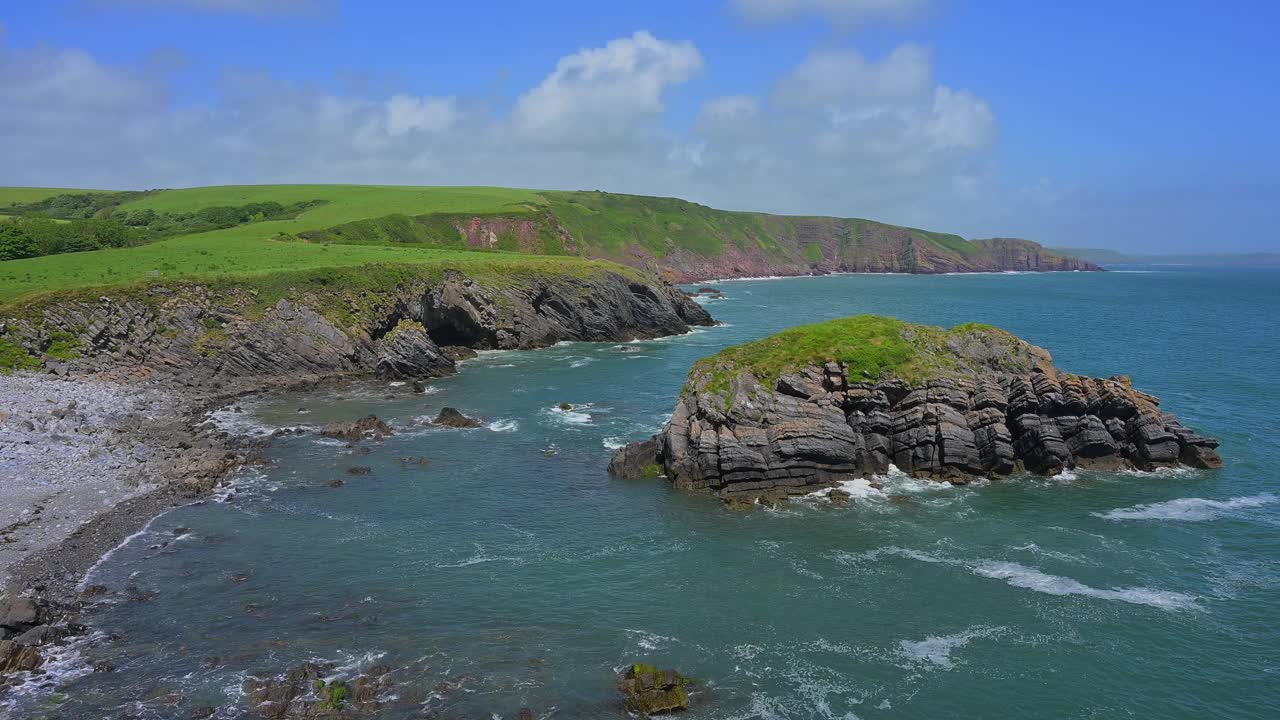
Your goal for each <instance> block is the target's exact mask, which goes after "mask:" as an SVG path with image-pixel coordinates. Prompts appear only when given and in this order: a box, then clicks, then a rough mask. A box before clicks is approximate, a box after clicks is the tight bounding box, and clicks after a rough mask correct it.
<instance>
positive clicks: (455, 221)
mask: <svg viewBox="0 0 1280 720" xmlns="http://www.w3.org/2000/svg"><path fill="white" fill-rule="evenodd" d="M541 200H542V202H541V204H539V205H529V206H527V207H523V208H522V209H521V210H519V211H518V212H511V211H508V212H501V213H493V214H479V215H476V214H460V213H432V214H426V215H416V216H409V215H404V214H396V215H388V216H383V217H377V218H367V219H361V220H357V221H354V222H350V223H344V224H342V225H337V226H334V227H330V228H324V229H317V230H308V231H305V232H302V233H299V237H300V238H301V239H302V240H305V241H307V242H310V243H332V244H357V245H394V246H427V247H439V248H450V249H469V250H505V251H509V252H518V253H524V254H533V255H576V256H581V257H592V258H601V259H606V260H611V261H613V262H617V263H621V264H624V265H629V266H631V267H635V268H639V269H642V270H647V271H650V272H653V273H656V274H660V275H662V276H664V277H667V278H669V279H671V280H673V281H675V282H697V281H702V280H709V279H715V278H737V277H761V276H783V275H812V274H819V275H821V274H829V273H840V272H856V273H916V274H941V273H970V272H1062V271H1096V270H1101V268H1100V267H1098V266H1097V265H1094V264H1093V263H1090V262H1087V261H1084V260H1080V259H1078V258H1075V257H1071V256H1070V255H1066V254H1064V253H1059V252H1054V251H1052V250H1049V249H1048V248H1045V247H1042V246H1041V245H1039V244H1038V243H1034V242H1031V241H1030V240H1021V239H1014V238H994V239H989V240H966V239H964V238H962V237H960V236H959V235H954V234H950V233H941V232H933V231H928V230H920V229H917V228H909V227H903V226H898V225H891V224H888V223H882V222H876V221H874V220H865V219H861V218H836V217H812V216H788V215H773V214H768V213H750V212H730V211H725V210H717V209H715V208H709V207H706V206H704V205H699V204H697V203H691V202H687V201H685V200H680V199H676V198H659V197H646V196H639V195H620V194H616V193H601V192H572V193H571V192H544V193H541Z"/></svg>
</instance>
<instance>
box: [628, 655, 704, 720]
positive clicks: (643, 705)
mask: <svg viewBox="0 0 1280 720" xmlns="http://www.w3.org/2000/svg"><path fill="white" fill-rule="evenodd" d="M618 690H619V691H620V692H621V693H622V695H623V698H624V699H625V700H626V703H627V709H628V710H630V711H632V712H636V713H640V714H641V715H646V716H647V715H660V714H663V713H669V712H676V711H679V710H687V709H688V708H689V680H688V679H687V678H685V677H684V676H683V675H681V674H680V673H678V672H676V671H675V670H659V669H658V667H657V666H656V665H649V664H646V663H635V664H633V665H631V666H630V667H628V668H627V670H626V672H624V673H623V674H622V675H621V676H619V678H618Z"/></svg>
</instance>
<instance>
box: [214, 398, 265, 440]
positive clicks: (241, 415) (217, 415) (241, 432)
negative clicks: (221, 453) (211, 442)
mask: <svg viewBox="0 0 1280 720" xmlns="http://www.w3.org/2000/svg"><path fill="white" fill-rule="evenodd" d="M234 407H235V406H232V405H228V406H227V407H224V408H219V409H217V410H214V411H213V412H211V413H209V414H208V415H207V416H206V417H207V418H208V419H209V420H211V421H213V424H214V426H216V427H217V428H218V429H219V430H221V431H223V432H225V433H228V434H230V435H236V436H240V437H262V436H263V435H270V434H271V433H273V432H275V431H276V428H275V427H273V426H271V425H268V424H266V423H264V422H262V421H261V420H259V419H258V418H257V417H255V416H254V415H253V413H251V412H249V411H247V410H243V405H241V406H240V407H241V408H242V412H236V411H235V410H234V409H233V408H234Z"/></svg>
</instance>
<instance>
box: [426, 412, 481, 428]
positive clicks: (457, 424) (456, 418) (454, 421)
mask: <svg viewBox="0 0 1280 720" xmlns="http://www.w3.org/2000/svg"><path fill="white" fill-rule="evenodd" d="M431 424H432V425H439V426H441V427H451V428H475V427H480V421H479V420H477V419H475V418H471V417H467V416H466V415H463V414H462V413H461V412H460V411H459V410H458V409H457V408H451V407H446V408H441V410H440V414H438V415H436V419H435V420H432V421H431Z"/></svg>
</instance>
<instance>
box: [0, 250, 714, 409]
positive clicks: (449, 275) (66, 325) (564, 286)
mask: <svg viewBox="0 0 1280 720" xmlns="http://www.w3.org/2000/svg"><path fill="white" fill-rule="evenodd" d="M393 270H394V272H393ZM393 270H386V269H381V270H380V269H379V268H371V269H369V270H368V271H367V272H368V273H369V274H370V275H373V274H375V273H378V272H385V273H387V276H388V277H387V286H386V287H385V288H383V289H380V290H379V291H378V292H371V291H367V290H359V291H356V290H344V289H342V288H341V287H334V288H329V287H320V288H317V287H315V286H314V285H302V284H301V283H300V286H299V287H296V288H288V291H287V292H285V293H284V296H283V297H281V298H280V299H278V300H275V301H269V300H268V301H267V302H266V303H264V298H263V297H262V294H261V292H260V291H259V290H257V289H255V288H254V287H253V286H252V285H245V286H235V285H232V286H229V287H227V286H218V287H217V288H211V287H208V286H204V285H200V284H189V285H178V286H172V287H170V286H166V287H160V286H156V287H150V288H147V289H144V290H129V291H122V292H115V293H108V294H106V295H104V296H102V297H100V298H98V299H97V300H96V301H94V300H85V299H74V298H58V299H53V300H42V301H40V303H39V305H37V306H34V307H28V308H24V309H23V312H21V313H20V314H19V313H14V314H15V315H18V316H17V317H12V318H10V319H8V320H0V341H4V342H6V343H9V344H11V345H16V346H17V347H19V348H21V350H23V351H26V352H27V353H28V354H29V355H30V356H31V357H32V358H34V359H36V360H38V361H39V362H40V363H41V364H42V365H44V366H45V367H46V368H47V369H48V370H50V371H53V372H56V373H58V374H78V373H100V374H103V373H104V374H106V375H108V376H110V377H118V378H121V379H126V380H137V379H142V378H157V379H162V380H173V381H176V382H178V383H180V384H182V385H187V386H192V387H201V388H212V387H221V386H228V385H230V386H234V385H236V384H237V383H239V384H241V385H244V384H250V385H254V386H258V387H261V386H263V385H267V384H270V382H271V379H272V378H279V379H284V380H288V381H294V380H297V379H301V378H307V377H312V378H314V377H324V376H332V375H340V374H346V373H367V372H376V373H377V374H379V375H381V376H384V377H389V378H403V379H414V378H425V377H435V376H442V375H447V374H450V373H452V372H453V371H454V367H455V362H456V360H455V358H460V357H465V356H466V350H464V349H470V350H475V349H480V350H484V349H528V348H536V347H543V346H547V345H552V344H554V343H556V342H559V341H562V340H598V341H624V340H632V339H636V338H650V337H658V336H662V335H671V334H677V333H683V332H687V331H688V329H689V326H690V325H710V324H712V323H713V320H712V319H711V316H710V315H709V314H708V313H707V312H706V311H705V310H703V309H702V307H701V306H699V305H698V304H697V303H695V302H693V301H692V300H690V299H689V298H688V297H687V296H685V295H684V293H682V292H680V291H679V290H678V289H676V288H675V287H673V286H671V285H668V284H666V283H664V282H662V281H659V280H657V279H656V278H654V277H652V276H646V275H644V274H642V273H638V272H636V271H631V270H625V271H624V270H622V269H621V268H619V269H617V270H612V269H609V268H607V267H604V266H602V267H601V268H599V269H598V270H593V271H590V272H586V273H571V272H565V273H552V272H547V273H538V272H530V273H528V274H527V275H509V276H508V275H497V276H485V277H477V278H471V277H467V276H466V275H464V274H462V273H461V272H458V271H448V272H446V273H445V274H444V275H443V277H440V278H432V277H430V276H423V277H415V276H413V275H412V274H411V271H406V270H403V269H399V268H395V269H393ZM406 273H409V274H408V279H406Z"/></svg>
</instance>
